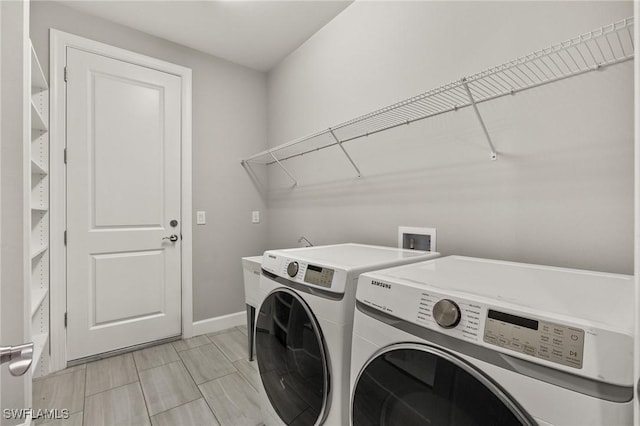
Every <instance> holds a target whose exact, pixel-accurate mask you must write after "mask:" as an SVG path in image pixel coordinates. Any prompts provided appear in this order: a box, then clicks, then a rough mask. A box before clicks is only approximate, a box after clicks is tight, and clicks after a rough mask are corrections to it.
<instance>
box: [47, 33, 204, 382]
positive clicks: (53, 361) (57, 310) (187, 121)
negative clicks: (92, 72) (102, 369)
mask: <svg viewBox="0 0 640 426" xmlns="http://www.w3.org/2000/svg"><path fill="white" fill-rule="evenodd" d="M67 47H72V48H75V49H79V50H83V51H86V52H89V53H94V54H98V55H102V56H106V57H110V58H113V59H117V60H121V61H125V62H129V63H132V64H135V65H140V66H144V67H148V68H152V69H155V70H158V71H162V72H166V73H169V74H173V75H176V76H178V77H180V80H181V104H182V107H181V122H182V123H181V139H182V140H181V180H182V182H181V190H182V195H181V197H182V202H181V218H180V221H181V223H182V250H181V267H182V271H181V274H182V283H181V284H182V285H181V287H182V337H183V338H189V337H192V336H193V297H192V286H193V282H192V241H193V240H192V229H191V226H192V218H191V216H192V189H191V185H192V177H191V176H192V173H191V172H192V157H191V143H192V141H191V134H192V132H191V126H192V123H191V119H192V117H191V69H190V68H187V67H183V66H181V65H176V64H172V63H169V62H165V61H161V60H159V59H155V58H152V57H149V56H146V55H142V54H139V53H135V52H131V51H128V50H125V49H121V48H118V47H115V46H111V45H108V44H105V43H100V42H97V41H93V40H90V39H87V38H84V37H80V36H76V35H73V34H69V33H65V32H63V31H59V30H56V29H53V28H52V29H51V30H50V37H49V49H50V50H49V80H50V81H49V86H50V96H51V101H50V109H49V110H50V129H49V136H50V142H49V144H50V148H49V179H50V180H49V188H50V193H49V194H50V195H49V197H50V200H49V214H50V219H49V220H50V230H51V234H50V236H49V244H50V253H49V256H50V277H51V283H50V321H49V324H50V328H51V335H50V345H51V358H50V369H51V371H52V372H53V371H57V370H61V369H63V368H65V367H66V366H67V333H66V328H65V325H64V314H65V312H66V306H67V285H66V284H67V279H66V276H67V262H66V260H67V259H66V246H65V243H64V231H65V229H66V226H65V224H66V191H67V183H66V169H65V164H64V148H65V145H66V110H67V108H66V102H67V100H66V96H65V95H66V91H65V76H64V68H65V65H66V49H67ZM68 73H69V75H73V70H68Z"/></svg>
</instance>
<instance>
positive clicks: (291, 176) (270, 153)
mask: <svg viewBox="0 0 640 426" xmlns="http://www.w3.org/2000/svg"><path fill="white" fill-rule="evenodd" d="M269 155H270V156H271V158H273V161H275V162H276V163H278V166H280V167H281V168H282V170H284V172H285V173H286V174H287V176H289V178H290V179H291V180H292V181H293V186H298V181H297V180H296V178H294V177H293V175H292V174H291V173H289V170H287V168H286V167H285V166H283V165H282V163H281V162H280V161H278V159H277V158H276V156H275V155H273V152H271V151H269Z"/></svg>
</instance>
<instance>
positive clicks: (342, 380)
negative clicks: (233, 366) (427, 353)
mask: <svg viewBox="0 0 640 426" xmlns="http://www.w3.org/2000/svg"><path fill="white" fill-rule="evenodd" d="M437 256H438V254H437V253H431V252H423V251H415V250H402V249H397V248H390V247H378V246H367V245H360V244H339V245H331V246H317V247H306V248H300V249H289V250H274V251H266V252H265V253H264V256H263V260H262V276H261V277H260V294H261V298H262V300H261V303H260V308H259V309H258V315H257V319H256V326H255V348H256V359H257V361H258V368H259V371H260V377H261V384H262V387H261V390H260V391H261V394H262V404H263V408H264V409H265V410H266V412H267V413H269V414H271V415H272V416H273V419H274V420H275V421H276V423H280V424H288V425H314V424H315V425H318V424H323V423H324V424H327V425H332V426H333V425H344V424H346V423H347V422H348V414H349V381H348V377H349V371H350V370H349V364H350V361H351V332H352V325H353V312H354V309H355V290H356V285H357V281H358V276H359V274H360V273H362V272H366V271H371V270H374V269H380V268H387V267H391V266H395V265H402V264H407V263H411V262H419V261H423V260H427V259H431V258H434V257H437ZM270 420H272V419H268V418H267V419H265V421H266V422H267V423H269V421H270Z"/></svg>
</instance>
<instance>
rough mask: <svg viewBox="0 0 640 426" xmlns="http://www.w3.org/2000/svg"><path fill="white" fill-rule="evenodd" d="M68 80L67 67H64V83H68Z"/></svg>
mask: <svg viewBox="0 0 640 426" xmlns="http://www.w3.org/2000/svg"><path fill="white" fill-rule="evenodd" d="M67 78H68V74H67V67H64V81H65V82H66V81H67Z"/></svg>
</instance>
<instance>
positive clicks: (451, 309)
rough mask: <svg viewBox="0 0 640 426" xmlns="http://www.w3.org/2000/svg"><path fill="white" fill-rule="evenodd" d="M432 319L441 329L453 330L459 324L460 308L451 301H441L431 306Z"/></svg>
mask: <svg viewBox="0 0 640 426" xmlns="http://www.w3.org/2000/svg"><path fill="white" fill-rule="evenodd" d="M433 317H434V318H435V320H436V323H437V324H438V325H439V326H440V327H442V328H453V327H455V326H456V325H458V323H459V322H460V318H461V315H460V308H458V305H456V303H455V302H454V301H453V300H449V299H442V300H439V301H438V303H436V304H435V305H434V306H433Z"/></svg>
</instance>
